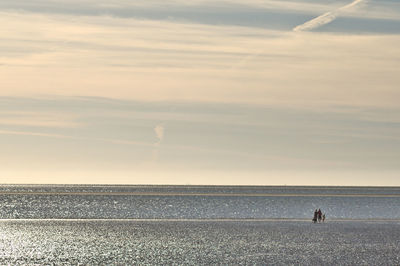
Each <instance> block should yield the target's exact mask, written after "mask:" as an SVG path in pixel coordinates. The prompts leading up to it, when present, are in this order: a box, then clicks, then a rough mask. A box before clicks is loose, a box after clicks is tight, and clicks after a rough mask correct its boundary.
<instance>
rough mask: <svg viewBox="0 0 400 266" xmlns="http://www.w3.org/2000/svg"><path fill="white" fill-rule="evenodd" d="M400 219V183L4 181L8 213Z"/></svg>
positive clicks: (1, 208) (0, 210) (2, 213)
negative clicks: (37, 183)
mask: <svg viewBox="0 0 400 266" xmlns="http://www.w3.org/2000/svg"><path fill="white" fill-rule="evenodd" d="M316 208H321V209H322V210H323V212H325V213H326V215H327V217H328V218H330V219H400V188H340V187H337V188H327V187H207V186H202V187H193V186H0V218H3V219H17V218H19V219H48V218H58V219H85V218H91V219H116V218H121V219H126V218H137V219H165V218H173V219H217V218H234V219H239V218H249V219H260V218H261V219H263V218H289V219H299V218H302V219H309V218H310V217H311V216H312V215H313V212H314V210H315V209H316Z"/></svg>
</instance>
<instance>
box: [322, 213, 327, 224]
mask: <svg viewBox="0 0 400 266" xmlns="http://www.w3.org/2000/svg"><path fill="white" fill-rule="evenodd" d="M325 218H326V217H325V213H324V214H323V215H322V222H324V223H325Z"/></svg>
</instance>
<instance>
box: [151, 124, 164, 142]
mask: <svg viewBox="0 0 400 266" xmlns="http://www.w3.org/2000/svg"><path fill="white" fill-rule="evenodd" d="M164 131H165V128H164V125H162V124H160V125H157V126H156V127H155V128H154V133H156V136H157V138H158V142H157V144H160V143H161V142H162V141H163V140H164Z"/></svg>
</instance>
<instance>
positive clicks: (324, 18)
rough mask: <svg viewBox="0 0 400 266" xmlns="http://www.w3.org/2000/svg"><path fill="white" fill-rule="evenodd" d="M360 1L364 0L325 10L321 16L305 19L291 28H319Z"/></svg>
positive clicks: (302, 29)
mask: <svg viewBox="0 0 400 266" xmlns="http://www.w3.org/2000/svg"><path fill="white" fill-rule="evenodd" d="M362 2H365V0H354V1H353V2H351V3H350V4H348V5H345V6H343V7H341V8H338V9H336V10H334V11H329V12H326V13H325V14H322V15H321V16H318V17H316V18H314V19H312V20H310V21H307V22H306V23H304V24H301V25H298V26H296V27H295V28H293V31H310V30H313V29H316V28H319V27H321V26H323V25H325V24H328V23H330V22H332V21H334V20H335V19H336V18H337V17H338V16H340V15H341V14H342V13H343V12H345V11H347V10H348V9H351V8H353V7H354V6H356V5H358V4H360V3H362Z"/></svg>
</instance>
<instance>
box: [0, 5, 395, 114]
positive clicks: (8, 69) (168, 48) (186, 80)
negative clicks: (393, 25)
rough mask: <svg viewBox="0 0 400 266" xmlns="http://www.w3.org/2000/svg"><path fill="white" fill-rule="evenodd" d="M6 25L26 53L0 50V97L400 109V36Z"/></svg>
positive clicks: (77, 22)
mask: <svg viewBox="0 0 400 266" xmlns="http://www.w3.org/2000/svg"><path fill="white" fill-rule="evenodd" d="M0 23H1V24H3V25H13V28H12V29H11V28H10V29H5V30H4V34H3V36H6V37H3V38H4V39H2V42H0V49H2V47H3V46H4V47H13V48H15V49H16V50H18V51H26V52H24V53H13V52H10V51H9V52H7V50H5V51H6V52H5V53H3V54H2V63H3V64H4V65H3V66H0V67H1V73H2V74H3V76H4V78H2V79H1V83H0V87H1V90H0V96H21V95H23V96H25V97H31V96H34V97H36V96H42V95H51V96H53V95H57V96H93V97H105V98H114V99H129V100H136V101H147V102H148V101H171V102H177V101H179V102H185V101H188V102H215V103H221V102H224V103H245V104H249V103H250V104H271V105H281V106H292V105H303V106H308V107H309V106H313V105H315V106H318V105H320V106H326V105H327V104H341V105H364V106H394V107H398V106H399V101H397V99H398V97H399V93H400V92H399V90H398V84H399V83H400V76H399V75H397V71H396V70H397V69H399V68H400V60H399V59H400V58H399V54H400V53H399V47H398V43H399V41H400V36H399V35H398V34H397V35H396V34H379V35H377V34H363V35H358V34H338V33H335V34H333V33H324V34H319V35H318V36H312V35H313V34H297V33H293V32H291V31H290V32H286V31H276V30H265V29H261V28H255V27H254V28H251V27H246V28H245V27H238V26H222V25H213V26H212V25H204V24H194V23H186V22H171V21H168V22H166V21H156V20H140V19H120V18H115V17H107V16H92V17H85V16H82V17H76V18H75V19H71V17H69V16H66V15H64V16H62V15H54V14H53V15H38V14H31V13H18V12H16V13H11V12H3V13H0ZM49 25H51V27H50V26H49ZM155 33H157V34H155ZM37 47H40V49H36V48H37ZM377 51H379V53H377ZM339 59H340V60H339ZM232 66H233V67H232ZM22 77H23V78H22ZM155 77H157V78H156V79H155ZM382 81H384V82H382Z"/></svg>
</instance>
